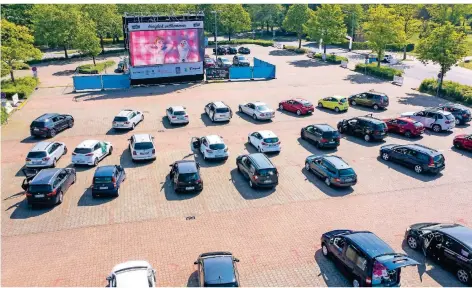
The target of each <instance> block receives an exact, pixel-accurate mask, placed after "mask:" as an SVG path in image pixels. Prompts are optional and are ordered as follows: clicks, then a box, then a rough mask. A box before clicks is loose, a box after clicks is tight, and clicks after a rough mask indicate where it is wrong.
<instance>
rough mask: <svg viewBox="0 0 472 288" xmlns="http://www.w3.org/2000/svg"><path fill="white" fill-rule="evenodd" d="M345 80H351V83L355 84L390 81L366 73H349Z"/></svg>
mask: <svg viewBox="0 0 472 288" xmlns="http://www.w3.org/2000/svg"><path fill="white" fill-rule="evenodd" d="M344 80H346V81H349V82H351V83H355V84H366V83H376V84H377V83H385V82H390V81H388V80H382V79H379V78H375V77H372V76H368V75H364V74H360V73H357V74H349V75H347V76H346V78H344Z"/></svg>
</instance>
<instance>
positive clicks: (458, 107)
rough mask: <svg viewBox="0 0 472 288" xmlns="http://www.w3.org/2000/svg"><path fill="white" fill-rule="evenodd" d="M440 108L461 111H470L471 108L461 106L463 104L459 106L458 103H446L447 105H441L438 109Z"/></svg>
mask: <svg viewBox="0 0 472 288" xmlns="http://www.w3.org/2000/svg"><path fill="white" fill-rule="evenodd" d="M440 107H453V108H456V109H461V110H469V108H467V107H466V106H464V105H461V104H457V103H446V104H443V105H439V107H438V108H440Z"/></svg>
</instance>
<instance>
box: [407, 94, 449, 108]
mask: <svg viewBox="0 0 472 288" xmlns="http://www.w3.org/2000/svg"><path fill="white" fill-rule="evenodd" d="M447 102H448V101H447V100H444V99H441V98H438V97H435V96H432V95H424V94H419V93H406V96H404V97H398V103H400V104H404V105H413V106H422V107H428V108H429V107H436V106H439V104H444V103H447Z"/></svg>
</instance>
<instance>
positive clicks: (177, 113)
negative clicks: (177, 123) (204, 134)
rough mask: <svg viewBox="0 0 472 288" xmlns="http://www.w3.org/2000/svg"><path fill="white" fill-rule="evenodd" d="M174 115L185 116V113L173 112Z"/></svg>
mask: <svg viewBox="0 0 472 288" xmlns="http://www.w3.org/2000/svg"><path fill="white" fill-rule="evenodd" d="M174 115H177V116H182V115H185V111H174Z"/></svg>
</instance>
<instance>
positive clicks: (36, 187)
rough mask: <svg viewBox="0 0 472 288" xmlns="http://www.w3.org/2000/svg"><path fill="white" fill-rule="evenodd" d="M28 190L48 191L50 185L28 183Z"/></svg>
mask: <svg viewBox="0 0 472 288" xmlns="http://www.w3.org/2000/svg"><path fill="white" fill-rule="evenodd" d="M28 190H29V192H50V191H51V186H50V185H44V184H42V185H30V186H29V187H28Z"/></svg>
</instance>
